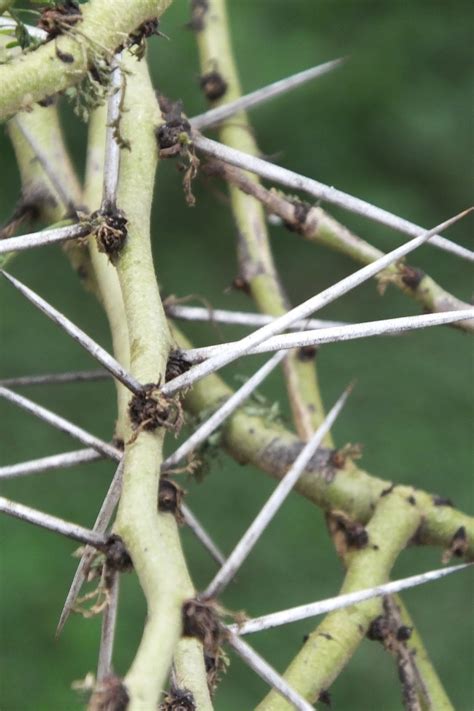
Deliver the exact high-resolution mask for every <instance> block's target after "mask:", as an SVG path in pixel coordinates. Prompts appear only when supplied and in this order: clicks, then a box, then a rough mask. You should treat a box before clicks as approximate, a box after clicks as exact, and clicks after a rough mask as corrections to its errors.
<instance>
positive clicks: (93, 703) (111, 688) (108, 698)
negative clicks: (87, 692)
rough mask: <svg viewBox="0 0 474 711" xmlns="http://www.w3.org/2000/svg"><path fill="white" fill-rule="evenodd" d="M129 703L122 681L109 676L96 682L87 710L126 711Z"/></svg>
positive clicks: (116, 677)
mask: <svg viewBox="0 0 474 711" xmlns="http://www.w3.org/2000/svg"><path fill="white" fill-rule="evenodd" d="M129 701H130V697H129V695H128V691H127V689H126V687H125V685H124V683H123V681H122V679H120V677H118V676H114V675H112V674H111V675H109V676H106V677H105V679H103V680H102V681H99V682H97V684H96V687H95V689H94V693H93V695H92V698H91V700H90V702H89V706H88V708H89V709H90V711H126V709H127V707H128V703H129Z"/></svg>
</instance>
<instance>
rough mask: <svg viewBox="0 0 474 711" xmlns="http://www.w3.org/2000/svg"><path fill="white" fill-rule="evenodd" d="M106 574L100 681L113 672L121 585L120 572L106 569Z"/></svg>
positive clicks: (98, 677)
mask: <svg viewBox="0 0 474 711" xmlns="http://www.w3.org/2000/svg"><path fill="white" fill-rule="evenodd" d="M105 574H106V576H107V605H106V608H105V610H104V613H103V617H102V630H101V636H100V648H99V661H98V664H97V681H98V682H101V681H104V679H105V678H106V677H107V676H109V675H110V674H111V672H112V655H113V650H114V639H115V627H116V622H117V611H118V597H119V587H120V573H119V572H118V571H117V570H106V573H105Z"/></svg>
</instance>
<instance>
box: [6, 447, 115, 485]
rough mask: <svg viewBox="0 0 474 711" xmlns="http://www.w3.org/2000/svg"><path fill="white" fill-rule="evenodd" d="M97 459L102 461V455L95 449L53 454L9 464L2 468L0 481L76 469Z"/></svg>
mask: <svg viewBox="0 0 474 711" xmlns="http://www.w3.org/2000/svg"><path fill="white" fill-rule="evenodd" d="M97 459H102V454H100V453H99V452H97V451H96V450H95V449H79V450H77V451H76V452H65V453H64V454H53V455H52V456H51V457H41V458H40V459H31V460H30V461H28V462H21V463H20V464H9V465H7V466H5V467H0V480H2V479H15V478H17V477H20V476H27V475H28V474H41V473H42V472H46V471H52V470H53V469H64V468H66V467H74V466H75V465H76V464H84V462H95V461H96V460H97Z"/></svg>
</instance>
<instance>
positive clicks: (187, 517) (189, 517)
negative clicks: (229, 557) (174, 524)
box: [181, 505, 225, 565]
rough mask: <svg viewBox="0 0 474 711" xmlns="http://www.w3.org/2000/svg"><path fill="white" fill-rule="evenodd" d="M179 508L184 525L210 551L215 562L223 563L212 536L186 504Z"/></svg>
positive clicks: (222, 557) (221, 554) (223, 558)
mask: <svg viewBox="0 0 474 711" xmlns="http://www.w3.org/2000/svg"><path fill="white" fill-rule="evenodd" d="M181 510H182V512H183V517H184V521H185V523H186V525H187V526H189V528H190V529H191V531H192V532H193V533H194V535H195V536H196V538H197V539H198V541H199V542H200V543H202V545H203V546H204V548H205V549H206V550H207V551H208V552H209V553H210V555H211V557H212V558H213V559H214V560H215V561H216V563H219V565H224V563H225V556H224V554H223V553H222V552H221V551H220V550H219V548H218V547H217V546H216V544H215V543H214V541H213V540H212V538H211V537H210V536H209V534H208V533H207V531H206V530H205V529H204V528H203V526H202V524H201V523H200V522H199V521H198V520H197V518H196V516H195V515H194V514H193V512H192V511H191V510H190V509H189V508H188V507H187V506H186V505H183V506H182V507H181Z"/></svg>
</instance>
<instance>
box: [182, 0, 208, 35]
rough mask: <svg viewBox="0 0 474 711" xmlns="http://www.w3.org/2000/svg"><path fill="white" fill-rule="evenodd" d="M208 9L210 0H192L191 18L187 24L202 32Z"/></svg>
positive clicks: (195, 30) (191, 28) (190, 27)
mask: <svg viewBox="0 0 474 711" xmlns="http://www.w3.org/2000/svg"><path fill="white" fill-rule="evenodd" d="M208 10H209V0H191V19H190V21H189V22H188V24H187V25H186V26H187V27H188V28H189V29H190V30H193V31H194V32H202V30H203V29H204V27H205V20H206V14H207V12H208Z"/></svg>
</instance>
